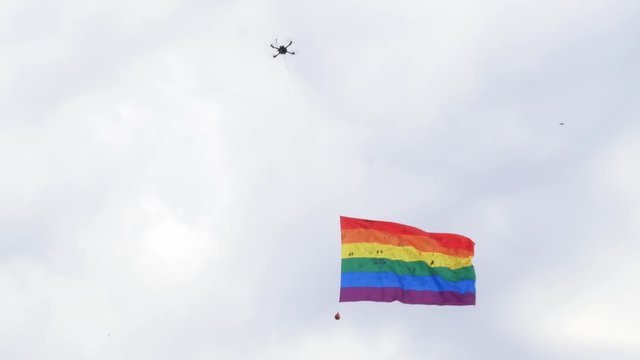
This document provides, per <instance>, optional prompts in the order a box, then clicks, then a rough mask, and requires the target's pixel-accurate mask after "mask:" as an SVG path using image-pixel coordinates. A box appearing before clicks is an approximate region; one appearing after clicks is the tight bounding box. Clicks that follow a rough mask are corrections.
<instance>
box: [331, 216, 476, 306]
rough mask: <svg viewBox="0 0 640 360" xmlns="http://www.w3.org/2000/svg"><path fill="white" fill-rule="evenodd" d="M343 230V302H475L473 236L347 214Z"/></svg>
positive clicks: (432, 303)
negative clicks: (472, 260) (468, 236)
mask: <svg viewBox="0 0 640 360" xmlns="http://www.w3.org/2000/svg"><path fill="white" fill-rule="evenodd" d="M340 228H341V232H342V279H341V284H340V302H347V301H384V302H391V301H400V302H403V303H405V304H431V305H475V303H476V274H475V271H474V269H473V264H472V263H471V259H472V258H473V249H474V243H473V241H472V240H471V239H469V238H467V237H465V236H462V235H456V234H441V233H429V232H426V231H422V230H420V229H418V228H415V227H412V226H407V225H402V224H397V223H392V222H387V221H373V220H364V219H355V218H349V217H344V216H341V217H340Z"/></svg>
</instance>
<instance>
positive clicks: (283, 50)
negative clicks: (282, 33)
mask: <svg viewBox="0 0 640 360" xmlns="http://www.w3.org/2000/svg"><path fill="white" fill-rule="evenodd" d="M291 44H293V41H289V45H287V46H284V45H280V46H278V39H276V45H275V46H274V45H273V44H271V47H272V48H274V49H276V50H278V53H277V54H275V55H273V57H274V58H275V57H277V56H278V55H286V54H291V55H295V54H296V53H295V52H293V51H289V46H291Z"/></svg>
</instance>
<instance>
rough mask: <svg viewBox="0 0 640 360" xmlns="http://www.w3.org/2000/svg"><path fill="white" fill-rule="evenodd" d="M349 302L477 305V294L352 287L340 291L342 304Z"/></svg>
mask: <svg viewBox="0 0 640 360" xmlns="http://www.w3.org/2000/svg"><path fill="white" fill-rule="evenodd" d="M349 301H383V302H392V301H400V302H402V303H405V304H427V305H475V304H476V294H475V293H473V292H467V293H459V292H455V291H419V290H403V289H401V288H398V287H385V288H373V287H351V288H341V289H340V302H349Z"/></svg>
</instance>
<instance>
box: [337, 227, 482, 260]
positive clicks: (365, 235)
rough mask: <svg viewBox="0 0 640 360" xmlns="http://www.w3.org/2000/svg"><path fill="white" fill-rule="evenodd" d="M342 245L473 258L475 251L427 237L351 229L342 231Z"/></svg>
mask: <svg viewBox="0 0 640 360" xmlns="http://www.w3.org/2000/svg"><path fill="white" fill-rule="evenodd" d="M342 243H343V244H353V243H376V244H385V245H393V246H411V247H414V248H415V249H417V250H419V251H424V252H437V253H441V254H445V255H453V256H457V257H470V256H473V249H472V250H468V249H461V248H449V247H446V246H444V245H442V244H441V243H440V242H439V241H438V240H436V239H434V238H432V237H431V236H426V235H399V234H395V233H389V232H386V231H380V230H370V229H351V230H342Z"/></svg>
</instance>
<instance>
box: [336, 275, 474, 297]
mask: <svg viewBox="0 0 640 360" xmlns="http://www.w3.org/2000/svg"><path fill="white" fill-rule="evenodd" d="M340 286H341V287H342V288H353V287H373V288H382V287H394V288H401V289H403V290H428V291H455V292H459V293H467V292H473V293H475V291H476V281H475V280H462V281H455V282H454V281H448V280H445V279H443V278H441V277H439V276H437V275H436V276H416V275H399V274H396V273H392V272H348V273H342V280H341V284H340Z"/></svg>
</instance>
